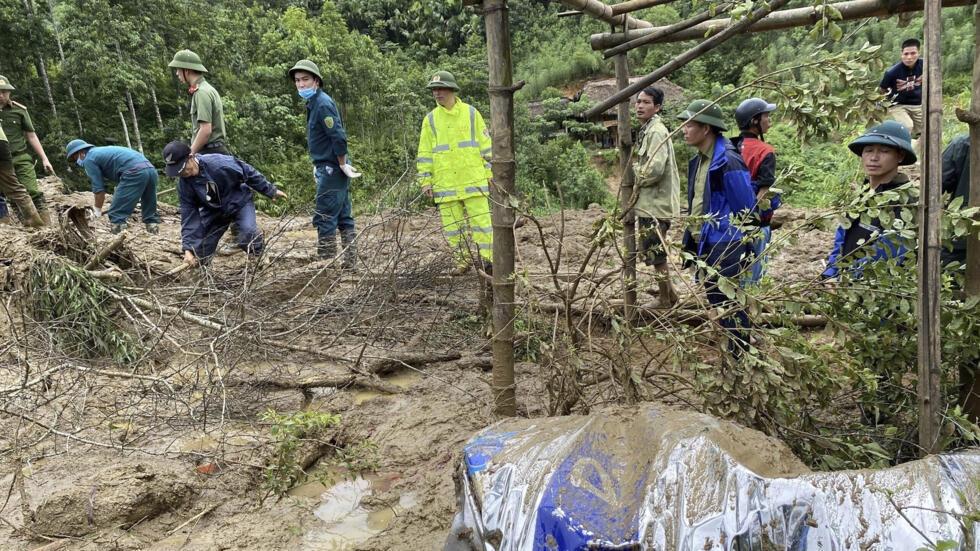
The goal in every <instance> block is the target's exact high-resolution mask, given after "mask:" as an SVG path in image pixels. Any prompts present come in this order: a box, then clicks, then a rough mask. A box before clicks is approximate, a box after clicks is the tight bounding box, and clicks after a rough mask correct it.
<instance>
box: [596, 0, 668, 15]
mask: <svg viewBox="0 0 980 551" xmlns="http://www.w3.org/2000/svg"><path fill="white" fill-rule="evenodd" d="M673 1H674V0H626V2H620V3H618V4H613V5H612V6H609V7H610V8H612V13H613V15H621V14H624V13H630V12H634V11H637V10H643V9H646V8H652V7H654V6H660V5H662V4H670V3H671V2H673Z"/></svg>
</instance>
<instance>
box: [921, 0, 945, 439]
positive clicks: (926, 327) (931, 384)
mask: <svg viewBox="0 0 980 551" xmlns="http://www.w3.org/2000/svg"><path fill="white" fill-rule="evenodd" d="M941 12H942V7H941V6H940V5H939V2H938V1H929V2H926V9H925V28H924V29H923V34H924V35H925V52H926V61H925V65H926V71H927V74H926V75H925V100H926V101H925V106H926V116H925V135H926V136H925V147H924V148H922V151H923V153H924V154H923V157H924V158H923V159H922V168H923V175H924V177H923V179H922V184H921V186H920V193H919V266H918V270H919V274H918V275H919V301H918V316H919V448H920V451H921V453H922V454H923V455H928V454H931V453H937V452H939V451H940V450H939V447H938V446H939V436H940V426H941V424H940V415H941V414H942V412H943V409H944V407H943V403H942V397H941V392H942V386H941V385H942V372H941V370H940V369H941V365H940V361H941V357H940V338H939V323H940V320H939V285H940V276H939V253H940V251H941V244H940V242H939V215H940V212H941V209H942V205H941V203H940V195H941V194H942V191H941V190H942V178H943V167H942V145H943V144H942V140H943V126H942V125H943V75H942V65H941V64H942V49H941V46H940V44H941V41H940V36H941V32H942V19H941V18H942V13H941Z"/></svg>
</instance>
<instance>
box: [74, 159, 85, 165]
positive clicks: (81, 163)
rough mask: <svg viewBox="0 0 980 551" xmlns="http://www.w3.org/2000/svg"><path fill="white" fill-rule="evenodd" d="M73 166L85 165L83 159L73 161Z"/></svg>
mask: <svg viewBox="0 0 980 551" xmlns="http://www.w3.org/2000/svg"><path fill="white" fill-rule="evenodd" d="M75 164H76V165H78V166H82V165H84V164H85V159H75Z"/></svg>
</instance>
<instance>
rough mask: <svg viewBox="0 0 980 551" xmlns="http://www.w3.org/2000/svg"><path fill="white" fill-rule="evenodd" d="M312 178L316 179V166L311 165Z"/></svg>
mask: <svg viewBox="0 0 980 551" xmlns="http://www.w3.org/2000/svg"><path fill="white" fill-rule="evenodd" d="M313 179H314V180H316V167H315V166H314V167H313Z"/></svg>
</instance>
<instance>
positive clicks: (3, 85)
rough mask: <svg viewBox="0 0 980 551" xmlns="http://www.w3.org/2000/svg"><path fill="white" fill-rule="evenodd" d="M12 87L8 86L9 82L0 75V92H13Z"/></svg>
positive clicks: (11, 85)
mask: <svg viewBox="0 0 980 551" xmlns="http://www.w3.org/2000/svg"><path fill="white" fill-rule="evenodd" d="M13 89H14V85H13V84H10V80H8V79H7V77H5V76H3V75H0V90H13Z"/></svg>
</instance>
